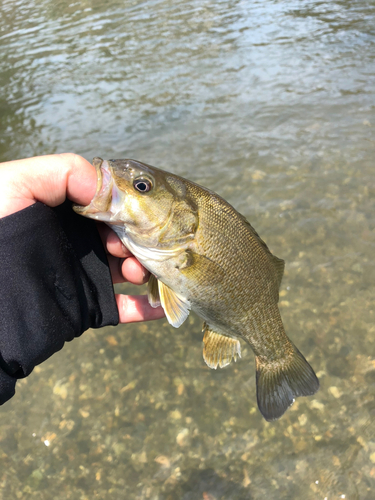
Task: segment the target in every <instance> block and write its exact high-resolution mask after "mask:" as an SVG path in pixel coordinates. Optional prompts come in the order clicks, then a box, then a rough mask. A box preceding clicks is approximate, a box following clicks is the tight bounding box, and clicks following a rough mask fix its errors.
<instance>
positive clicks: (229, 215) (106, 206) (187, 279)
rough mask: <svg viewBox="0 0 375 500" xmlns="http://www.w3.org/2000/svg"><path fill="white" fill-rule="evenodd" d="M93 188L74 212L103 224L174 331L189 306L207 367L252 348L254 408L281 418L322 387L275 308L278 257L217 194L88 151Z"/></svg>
mask: <svg viewBox="0 0 375 500" xmlns="http://www.w3.org/2000/svg"><path fill="white" fill-rule="evenodd" d="M93 165H94V167H95V169H96V172H97V188H96V193H95V195H94V198H93V199H92V201H91V202H90V204H89V205H87V206H80V205H75V206H74V207H73V208H74V210H75V212H77V213H78V214H80V215H83V216H85V217H89V218H91V219H94V220H97V221H103V222H105V223H106V224H108V225H109V226H110V227H111V228H112V229H113V230H114V231H115V233H116V234H117V235H118V237H119V238H120V240H121V241H122V242H123V244H124V245H125V246H126V247H127V248H128V249H129V250H130V252H131V253H132V254H133V255H134V256H135V257H136V258H137V259H138V260H139V262H141V264H143V266H144V267H145V268H146V269H148V270H149V271H150V279H149V281H148V288H147V294H148V301H149V303H150V305H151V306H152V307H158V306H160V305H161V306H162V307H163V309H164V312H165V315H166V317H167V319H168V322H169V323H170V324H171V325H172V326H174V327H176V328H178V327H179V326H180V325H182V323H183V322H184V321H185V320H186V318H187V317H188V316H189V313H190V311H191V310H193V311H195V313H196V314H198V316H200V317H201V318H202V319H203V321H204V323H203V329H202V333H203V358H204V361H205V362H206V364H207V365H208V366H209V367H210V368H213V369H216V368H217V367H220V368H223V367H225V366H227V365H229V364H230V363H231V361H232V360H234V361H237V359H239V358H240V357H241V343H240V341H245V342H246V343H247V344H248V345H250V347H251V349H252V350H253V352H254V354H255V368H256V393H257V403H258V408H259V410H260V412H261V414H262V415H263V417H264V418H265V419H266V420H267V421H273V420H276V419H278V418H280V417H281V416H282V415H283V414H284V413H285V411H286V410H287V409H288V408H289V407H290V406H291V405H292V404H293V403H294V401H295V399H296V398H297V397H299V396H311V395H313V394H315V393H316V391H317V390H318V388H319V381H318V378H317V376H316V375H315V372H314V370H313V369H312V367H311V366H310V364H309V363H308V362H307V361H306V359H305V358H304V356H303V355H302V354H301V353H300V351H299V350H298V349H297V347H296V346H295V345H294V344H293V342H292V341H291V340H290V339H289V338H288V336H287V334H286V333H285V330H284V326H283V323H282V319H281V315H280V311H279V308H278V300H279V289H280V284H281V280H282V277H283V272H284V266H285V263H284V261H283V260H282V259H279V258H278V257H276V256H274V255H273V254H272V253H271V252H270V250H269V249H268V247H267V245H266V243H265V242H264V241H263V240H262V239H261V238H260V236H259V235H258V233H257V232H256V231H255V229H254V228H253V227H252V226H251V224H250V223H249V222H248V221H247V220H246V218H245V217H244V216H243V215H241V214H240V213H239V212H237V211H236V210H235V208H233V207H232V206H231V205H230V204H229V203H228V202H227V201H225V200H224V199H223V198H221V197H220V196H219V195H218V194H216V193H215V192H213V191H211V190H210V189H207V188H205V187H203V186H200V185H199V184H196V183H195V182H192V181H190V180H187V179H185V178H183V177H180V176H178V175H175V174H173V173H169V172H166V171H164V170H162V169H159V168H156V167H152V166H151V165H147V164H145V163H142V162H140V161H137V160H132V159H122V160H121V159H120V160H103V159H101V158H98V157H97V158H94V160H93Z"/></svg>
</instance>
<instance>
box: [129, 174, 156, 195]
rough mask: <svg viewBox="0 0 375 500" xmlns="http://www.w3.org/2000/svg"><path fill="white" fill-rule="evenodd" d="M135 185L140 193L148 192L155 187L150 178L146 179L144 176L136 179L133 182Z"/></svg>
mask: <svg viewBox="0 0 375 500" xmlns="http://www.w3.org/2000/svg"><path fill="white" fill-rule="evenodd" d="M133 186H134V189H136V190H137V191H139V192H140V193H148V192H149V191H151V189H152V187H153V186H152V182H151V181H150V179H146V178H144V177H140V178H138V179H135V181H134V182H133Z"/></svg>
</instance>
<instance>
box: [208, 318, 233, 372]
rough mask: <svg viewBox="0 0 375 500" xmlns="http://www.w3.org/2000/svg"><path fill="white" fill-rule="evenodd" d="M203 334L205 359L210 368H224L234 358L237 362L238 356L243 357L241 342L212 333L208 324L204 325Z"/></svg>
mask: <svg viewBox="0 0 375 500" xmlns="http://www.w3.org/2000/svg"><path fill="white" fill-rule="evenodd" d="M203 332H204V337H203V343H204V347H203V359H204V360H205V362H206V363H207V365H208V366H209V367H210V368H214V369H215V370H216V368H217V367H218V366H220V368H223V367H224V366H227V365H229V363H230V362H231V361H232V358H233V359H234V361H237V356H238V357H239V358H240V357H241V346H240V342H239V340H237V339H233V338H232V337H227V336H226V335H222V334H220V333H216V332H214V331H212V330H211V329H210V327H209V326H208V325H207V323H204V325H203Z"/></svg>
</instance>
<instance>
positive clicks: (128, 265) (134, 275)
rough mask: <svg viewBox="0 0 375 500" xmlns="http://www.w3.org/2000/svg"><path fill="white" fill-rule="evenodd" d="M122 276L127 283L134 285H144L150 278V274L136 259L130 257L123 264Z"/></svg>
mask: <svg viewBox="0 0 375 500" xmlns="http://www.w3.org/2000/svg"><path fill="white" fill-rule="evenodd" d="M121 271H122V275H123V276H124V278H125V280H126V281H129V282H130V283H133V284H134V285H143V283H146V281H148V279H149V277H150V273H149V272H148V271H147V269H145V268H144V267H143V266H142V264H141V263H140V262H139V261H138V260H137V259H136V258H135V257H128V258H127V259H125V260H124V261H123V263H122V267H121Z"/></svg>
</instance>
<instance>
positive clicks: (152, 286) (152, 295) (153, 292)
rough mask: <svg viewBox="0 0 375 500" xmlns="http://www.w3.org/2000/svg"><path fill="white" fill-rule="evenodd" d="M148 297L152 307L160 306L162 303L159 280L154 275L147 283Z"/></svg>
mask: <svg viewBox="0 0 375 500" xmlns="http://www.w3.org/2000/svg"><path fill="white" fill-rule="evenodd" d="M147 296H148V302H149V304H150V306H151V307H159V306H160V304H161V302H160V295H159V285H158V280H157V278H155V276H154V275H153V274H151V276H150V279H149V280H148V283H147Z"/></svg>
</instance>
